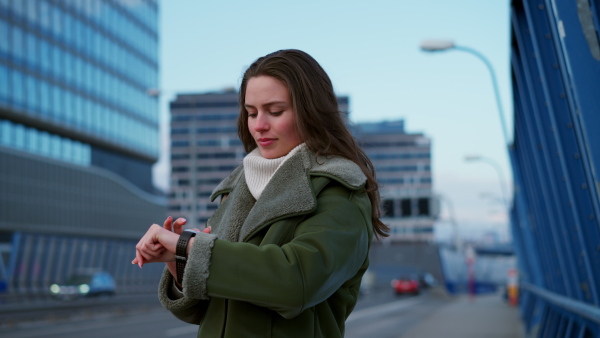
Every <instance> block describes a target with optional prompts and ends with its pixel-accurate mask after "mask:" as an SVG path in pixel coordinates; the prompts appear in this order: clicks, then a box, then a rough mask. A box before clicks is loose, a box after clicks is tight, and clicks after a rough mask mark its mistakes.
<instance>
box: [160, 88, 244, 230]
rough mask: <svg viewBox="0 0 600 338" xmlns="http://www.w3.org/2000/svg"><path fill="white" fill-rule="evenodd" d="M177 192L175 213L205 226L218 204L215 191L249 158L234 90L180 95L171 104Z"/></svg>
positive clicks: (173, 191) (173, 183)
mask: <svg viewBox="0 0 600 338" xmlns="http://www.w3.org/2000/svg"><path fill="white" fill-rule="evenodd" d="M170 107H171V184H170V185H171V192H170V198H169V207H168V209H169V214H171V215H172V216H173V217H184V218H185V219H187V226H186V227H189V228H203V227H204V224H205V223H206V221H207V220H208V218H209V217H210V216H211V215H212V213H213V212H214V211H215V210H216V208H217V206H218V201H215V202H211V201H210V195H211V193H212V191H213V189H214V188H215V187H216V186H217V185H218V184H219V183H220V182H221V181H222V180H223V179H224V178H225V177H227V175H229V174H230V173H231V172H232V171H233V169H235V168H236V167H237V166H238V165H240V164H241V163H242V159H243V158H244V156H245V155H246V153H245V151H244V147H243V146H242V142H240V140H239V138H238V134H237V118H238V115H239V108H238V94H237V92H235V91H234V90H224V91H221V92H214V93H204V94H180V95H177V97H176V99H175V100H174V101H173V102H171V104H170Z"/></svg>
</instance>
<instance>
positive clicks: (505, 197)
mask: <svg viewBox="0 0 600 338" xmlns="http://www.w3.org/2000/svg"><path fill="white" fill-rule="evenodd" d="M465 161H467V162H476V161H480V162H485V163H487V164H489V165H491V166H492V167H494V169H496V172H497V173H498V180H499V182H500V189H501V190H502V200H503V201H502V202H503V203H504V207H505V208H506V210H507V211H508V210H509V208H508V194H507V193H506V183H505V181H504V175H503V174H502V169H501V168H500V165H499V164H498V162H496V161H494V160H493V159H491V158H489V157H485V156H481V155H467V156H465Z"/></svg>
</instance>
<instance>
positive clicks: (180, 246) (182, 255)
mask: <svg viewBox="0 0 600 338" xmlns="http://www.w3.org/2000/svg"><path fill="white" fill-rule="evenodd" d="M194 236H196V232H194V231H188V230H185V231H183V232H182V233H181V235H180V236H179V240H178V241H177V247H176V249H175V269H176V271H177V282H178V283H182V282H183V272H184V271H185V264H186V262H187V246H188V243H189V241H190V238H192V237H194Z"/></svg>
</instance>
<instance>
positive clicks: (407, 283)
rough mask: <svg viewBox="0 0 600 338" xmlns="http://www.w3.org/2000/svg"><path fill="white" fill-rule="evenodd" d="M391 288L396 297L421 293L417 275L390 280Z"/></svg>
mask: <svg viewBox="0 0 600 338" xmlns="http://www.w3.org/2000/svg"><path fill="white" fill-rule="evenodd" d="M391 284H392V288H393V289H394V292H395V293H396V294H397V295H402V294H412V295H418V294H419V293H420V292H421V286H420V284H419V276H417V275H412V274H411V275H404V276H401V277H399V278H397V279H393V280H392V283H391Z"/></svg>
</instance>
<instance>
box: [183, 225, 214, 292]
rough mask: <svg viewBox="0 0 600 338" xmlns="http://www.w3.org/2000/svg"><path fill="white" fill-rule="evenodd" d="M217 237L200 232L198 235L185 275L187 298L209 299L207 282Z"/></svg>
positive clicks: (184, 285) (184, 284)
mask: <svg viewBox="0 0 600 338" xmlns="http://www.w3.org/2000/svg"><path fill="white" fill-rule="evenodd" d="M216 239H217V236H216V235H213V234H207V233H203V232H200V233H198V234H197V235H196V239H195V240H194V245H193V246H192V249H191V250H190V254H189V256H188V260H187V264H186V266H185V272H184V274H183V282H182V285H183V294H184V295H185V296H186V298H192V299H208V298H209V297H208V292H207V290H206V285H207V283H206V281H207V279H208V275H209V267H210V258H211V255H212V248H213V246H214V244H215V240H216Z"/></svg>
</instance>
